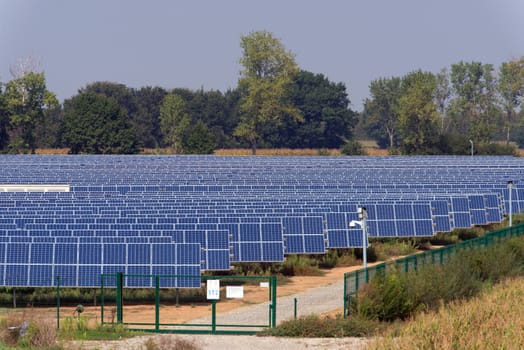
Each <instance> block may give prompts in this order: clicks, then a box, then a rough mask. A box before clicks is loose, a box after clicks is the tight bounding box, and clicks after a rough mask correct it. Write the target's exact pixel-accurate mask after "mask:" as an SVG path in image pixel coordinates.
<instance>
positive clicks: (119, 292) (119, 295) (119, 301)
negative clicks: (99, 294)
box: [116, 272, 123, 323]
mask: <svg viewBox="0 0 524 350" xmlns="http://www.w3.org/2000/svg"><path fill="white" fill-rule="evenodd" d="M122 282H123V274H122V272H117V274H116V322H117V323H122V319H123V317H122V316H123V315H122V301H123V295H122V284H123V283H122Z"/></svg>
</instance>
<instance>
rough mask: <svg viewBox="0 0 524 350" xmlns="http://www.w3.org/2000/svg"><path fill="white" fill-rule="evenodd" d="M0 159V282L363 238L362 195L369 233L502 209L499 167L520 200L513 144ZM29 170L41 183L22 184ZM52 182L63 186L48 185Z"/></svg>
mask: <svg viewBox="0 0 524 350" xmlns="http://www.w3.org/2000/svg"><path fill="white" fill-rule="evenodd" d="M0 168H1V169H2V171H1V172H0V184H2V185H6V186H2V185H0V285H5V286H52V285H55V283H56V277H58V276H60V279H61V284H62V285H64V286H82V287H84V286H86V287H87V286H98V285H99V284H100V280H99V275H100V274H101V273H106V274H107V273H114V272H124V273H126V274H136V275H144V277H141V278H135V279H132V280H131V279H129V280H126V281H125V285H126V286H128V287H139V286H143V287H149V286H151V285H152V283H153V281H151V278H148V277H145V275H150V274H169V275H184V276H190V275H191V276H195V275H196V276H199V275H200V274H201V272H202V271H206V270H209V271H217V270H228V269H230V267H231V265H232V264H234V263H237V262H281V261H283V260H284V259H285V255H287V254H324V253H325V252H326V250H327V249H333V248H351V247H362V246H363V244H366V245H367V244H368V242H367V241H365V242H364V241H363V234H362V233H363V232H362V229H361V228H360V227H358V226H357V227H356V228H352V227H350V225H349V223H350V222H351V221H352V220H358V218H359V216H358V213H357V210H358V208H359V207H365V208H366V210H367V213H368V220H367V226H368V234H369V237H427V236H432V235H434V234H435V233H437V232H448V231H451V230H453V229H454V228H467V227H471V226H474V225H485V224H488V223H494V222H500V221H501V220H502V219H503V217H504V215H506V214H507V212H508V210H509V205H508V200H509V190H508V186H507V182H508V181H509V180H511V181H513V184H514V188H513V190H512V210H513V212H514V213H517V212H521V211H523V210H524V187H521V186H520V183H521V181H520V180H521V179H522V177H523V173H524V162H523V161H522V160H521V159H520V158H513V157H216V156H7V155H6V156H0ZM29 184H31V185H40V186H33V187H32V188H30V189H28V191H27V192H25V191H22V190H21V189H23V188H24V185H29ZM51 184H54V185H67V186H69V187H68V189H69V191H64V190H60V191H58V190H56V189H55V190H53V189H52V188H50V189H49V191H47V192H46V189H45V188H46V187H45V185H51ZM7 185H19V186H16V187H17V188H16V189H15V187H14V186H7ZM57 188H58V187H57ZM60 188H65V187H60ZM21 191H22V192H21ZM54 191H58V192H54ZM165 281H166V282H163V283H164V285H163V287H177V288H193V287H199V286H200V282H199V281H198V280H196V279H194V278H189V277H187V278H186V277H180V278H175V279H167V280H165Z"/></svg>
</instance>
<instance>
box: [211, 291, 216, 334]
mask: <svg viewBox="0 0 524 350" xmlns="http://www.w3.org/2000/svg"><path fill="white" fill-rule="evenodd" d="M216 330H217V301H216V300H215V299H213V300H211V333H213V334H215V333H216Z"/></svg>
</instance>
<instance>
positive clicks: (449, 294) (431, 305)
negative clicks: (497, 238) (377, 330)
mask: <svg viewBox="0 0 524 350" xmlns="http://www.w3.org/2000/svg"><path fill="white" fill-rule="evenodd" d="M523 271H524V240H523V239H511V240H508V241H504V242H502V243H500V244H497V245H494V246H491V247H489V248H478V249H471V248H467V247H466V246H465V245H459V246H458V247H457V248H456V251H455V254H454V255H453V256H452V257H451V258H450V259H449V260H448V261H447V262H446V263H445V264H444V265H433V264H427V265H421V266H419V267H418V268H417V270H416V271H410V272H408V273H402V274H401V273H399V272H398V271H396V270H389V271H388V274H387V275H385V276H384V275H379V276H377V277H375V278H374V279H373V280H372V281H371V282H370V283H369V284H367V285H366V286H364V288H363V289H362V290H361V291H359V293H358V295H357V297H356V298H355V299H354V302H352V304H351V312H352V314H356V315H359V316H360V317H363V318H368V319H372V320H381V321H391V320H395V319H405V318H407V317H409V316H411V315H412V314H413V313H414V312H416V311H419V310H434V309H436V308H438V307H439V306H440V305H441V303H442V302H449V301H452V300H456V299H466V298H470V297H472V296H475V295H477V294H478V293H479V292H480V291H481V290H482V288H483V287H484V286H485V285H491V284H493V283H497V282H499V281H500V280H502V279H503V278H505V277H512V276H515V275H519V274H522V273H523Z"/></svg>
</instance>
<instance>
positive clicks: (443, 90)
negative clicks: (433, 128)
mask: <svg viewBox="0 0 524 350" xmlns="http://www.w3.org/2000/svg"><path fill="white" fill-rule="evenodd" d="M435 79H436V90H435V104H436V107H437V112H438V113H439V115H440V134H441V135H443V134H445V133H446V132H447V131H448V128H449V119H448V117H447V114H446V112H447V108H448V103H449V97H450V94H451V92H450V89H449V74H448V71H447V69H446V68H444V69H442V70H441V71H440V72H439V73H438V74H437V75H435Z"/></svg>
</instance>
